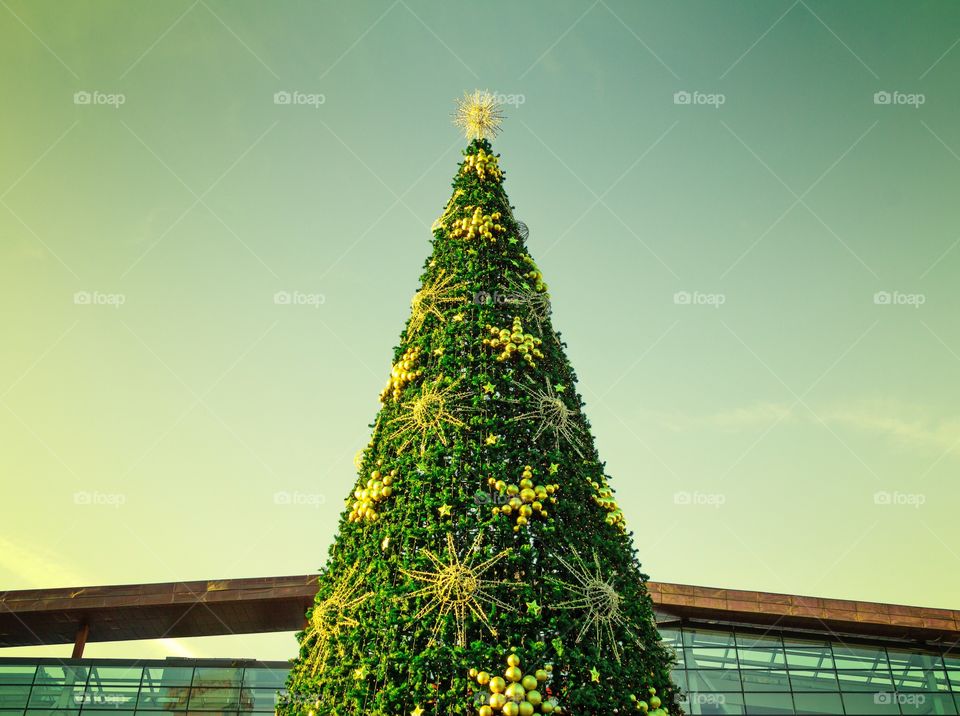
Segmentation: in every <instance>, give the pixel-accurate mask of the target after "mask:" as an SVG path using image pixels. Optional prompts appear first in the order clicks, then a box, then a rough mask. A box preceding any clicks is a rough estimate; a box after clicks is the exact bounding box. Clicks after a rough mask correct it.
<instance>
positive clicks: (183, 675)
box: [143, 666, 193, 686]
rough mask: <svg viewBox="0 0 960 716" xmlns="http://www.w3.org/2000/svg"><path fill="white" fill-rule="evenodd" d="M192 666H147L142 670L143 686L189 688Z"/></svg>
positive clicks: (191, 678)
mask: <svg viewBox="0 0 960 716" xmlns="http://www.w3.org/2000/svg"><path fill="white" fill-rule="evenodd" d="M192 680H193V667H192V666H159V667H158V666H148V667H146V668H144V670H143V684H144V685H150V686H153V685H156V686H189V685H190V682H191V681H192Z"/></svg>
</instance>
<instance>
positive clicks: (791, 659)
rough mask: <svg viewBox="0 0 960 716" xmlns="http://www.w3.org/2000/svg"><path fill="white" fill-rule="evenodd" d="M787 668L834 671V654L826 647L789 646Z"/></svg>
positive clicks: (787, 649)
mask: <svg viewBox="0 0 960 716" xmlns="http://www.w3.org/2000/svg"><path fill="white" fill-rule="evenodd" d="M785 652H786V655H787V668H789V669H825V668H826V669H832V668H833V652H832V651H831V650H830V647H829V646H826V647H813V648H811V647H798V646H788V647H786V649H785Z"/></svg>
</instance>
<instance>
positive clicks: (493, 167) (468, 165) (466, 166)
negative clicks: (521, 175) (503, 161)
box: [460, 149, 503, 181]
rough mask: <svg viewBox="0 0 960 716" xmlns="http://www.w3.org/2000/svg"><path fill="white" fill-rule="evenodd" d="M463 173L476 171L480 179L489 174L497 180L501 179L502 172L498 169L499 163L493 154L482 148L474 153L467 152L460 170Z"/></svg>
mask: <svg viewBox="0 0 960 716" xmlns="http://www.w3.org/2000/svg"><path fill="white" fill-rule="evenodd" d="M460 171H462V172H463V173H464V174H469V173H470V172H476V173H477V176H478V177H479V178H480V181H483V180H485V179H486V178H487V176H488V175H489V176H490V178H491V179H496V180H497V181H499V180H500V179H503V172H502V171H500V165H499V163H498V161H497V156H496V155H495V154H487V153H486V152H485V151H483V149H480V150H479V151H477V153H476V154H468V155H467V158H466V159H464V160H463V168H462V169H461V170H460Z"/></svg>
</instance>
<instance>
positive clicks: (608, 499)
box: [590, 480, 627, 532]
mask: <svg viewBox="0 0 960 716" xmlns="http://www.w3.org/2000/svg"><path fill="white" fill-rule="evenodd" d="M590 484H591V485H593V489H594V490H595V491H596V494H594V495H591V497H592V498H593V501H594V503H596V504H598V505H600V507H602V508H603V509H605V510H606V511H607V516H606V518H605V520H604V521H605V522H606V523H607V524H608V525H613V526H614V527H616V528H617V529H619V530H620V531H621V532H625V531H626V529H627V522H626V519H625V518H624V516H623V510H621V509H620V506H619V505H618V504H617V501H616V500H615V499H613V490H611V489H610V488H609V487H607V486H606V485H603V484H601V483H599V482H597V481H596V480H590Z"/></svg>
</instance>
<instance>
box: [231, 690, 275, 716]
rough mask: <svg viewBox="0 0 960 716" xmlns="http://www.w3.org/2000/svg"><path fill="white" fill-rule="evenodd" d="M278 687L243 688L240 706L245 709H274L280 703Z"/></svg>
mask: <svg viewBox="0 0 960 716" xmlns="http://www.w3.org/2000/svg"><path fill="white" fill-rule="evenodd" d="M278 698H279V697H278V696H277V690H276V689H242V690H241V691H240V708H241V709H242V710H243V711H271V712H272V711H273V710H274V707H276V705H277V703H278Z"/></svg>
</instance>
